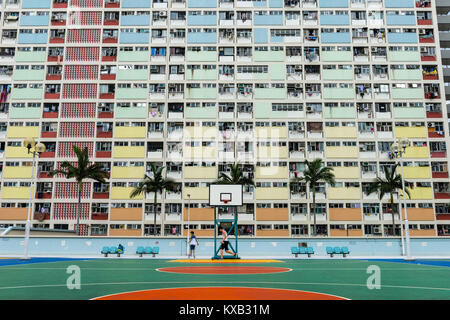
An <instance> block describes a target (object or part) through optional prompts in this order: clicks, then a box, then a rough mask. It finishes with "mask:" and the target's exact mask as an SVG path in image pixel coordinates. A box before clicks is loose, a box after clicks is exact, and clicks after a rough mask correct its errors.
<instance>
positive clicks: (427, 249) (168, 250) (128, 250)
mask: <svg viewBox="0 0 450 320" xmlns="http://www.w3.org/2000/svg"><path fill="white" fill-rule="evenodd" d="M230 239H231V241H234V238H230ZM199 241H200V242H201V245H200V246H199V247H198V248H197V250H198V251H197V256H208V255H211V256H212V254H213V251H214V242H213V241H214V240H213V239H212V238H200V239H199ZM299 242H306V243H307V245H308V246H311V247H313V248H314V251H315V256H319V257H326V256H327V254H326V247H327V246H333V247H334V246H347V247H348V248H349V249H350V256H349V257H352V256H360V257H361V256H373V257H377V256H378V257H379V256H385V257H389V256H391V257H395V256H400V255H401V252H402V250H401V241H400V239H365V238H352V239H342V238H329V239H305V238H291V239H279V238H265V239H252V238H241V239H240V240H239V253H240V255H241V256H246V257H259V258H261V257H267V256H270V257H290V256H291V254H290V247H293V246H298V243H299ZM0 243H1V245H0V255H18V254H21V253H22V252H23V237H13V236H11V237H0ZM119 243H121V244H122V245H123V246H124V247H125V256H129V257H137V255H136V248H137V247H138V246H158V247H160V255H159V257H168V256H182V255H186V239H179V238H147V239H146V238H132V237H117V238H91V237H82V238H52V237H31V240H30V255H31V256H33V255H35V256H36V255H50V256H64V255H65V256H70V255H94V256H98V257H101V256H102V255H101V254H100V251H101V249H102V247H104V246H117V245H118V244H119ZM411 252H412V255H413V256H450V238H449V239H433V238H416V239H411Z"/></svg>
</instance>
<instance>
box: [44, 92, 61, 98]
mask: <svg viewBox="0 0 450 320" xmlns="http://www.w3.org/2000/svg"><path fill="white" fill-rule="evenodd" d="M44 99H59V93H46V94H45V97H44Z"/></svg>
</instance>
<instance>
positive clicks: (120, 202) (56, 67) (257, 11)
mask: <svg viewBox="0 0 450 320" xmlns="http://www.w3.org/2000/svg"><path fill="white" fill-rule="evenodd" d="M0 3H1V4H0V7H1V20H0V23H1V25H0V29H1V41H0V93H1V97H0V124H1V126H0V164H1V165H2V167H1V169H2V172H1V190H0V195H1V207H0V224H1V225H2V226H3V227H8V226H23V225H24V224H25V220H26V218H27V212H28V206H29V205H30V204H29V193H30V187H31V184H32V182H33V181H34V183H35V187H34V189H33V192H32V195H33V196H32V210H31V211H32V219H33V221H32V223H33V226H34V227H40V228H50V229H53V228H55V229H63V230H65V229H68V230H73V229H74V224H75V222H76V212H77V186H76V184H75V182H73V181H68V180H66V179H64V178H63V177H61V176H56V177H53V178H52V177H51V176H50V175H49V172H50V171H51V170H52V169H55V168H58V166H59V165H60V164H61V163H62V162H63V161H76V158H75V155H74V153H73V152H72V146H73V145H76V146H78V147H82V148H84V147H87V148H88V150H89V156H90V158H91V159H92V160H93V161H95V162H99V163H102V164H103V166H104V168H105V170H106V171H107V172H108V173H109V179H108V183H107V184H104V185H102V184H99V183H97V182H92V181H86V182H85V184H84V186H83V194H82V207H81V224H82V226H83V229H82V230H83V234H84V235H90V236H136V237H141V236H153V235H155V234H156V235H160V236H180V237H182V236H185V235H186V228H187V225H188V223H189V227H190V228H191V229H195V230H196V233H197V235H199V236H211V235H212V234H213V209H212V208H210V207H209V206H208V186H209V184H210V183H212V182H214V181H215V180H216V179H217V178H218V175H219V174H220V173H221V172H227V170H228V166H227V165H228V164H229V163H236V162H239V163H240V164H242V165H243V170H244V172H245V174H246V175H248V176H250V177H252V178H253V179H254V181H255V186H254V187H248V186H247V187H245V188H244V205H243V206H242V207H239V208H237V212H238V220H239V231H240V234H241V236H249V237H254V236H256V237H307V236H310V235H311V234H312V226H313V220H314V219H313V217H314V215H315V217H316V219H317V225H318V233H319V235H321V236H327V237H383V236H387V235H388V230H389V228H390V227H392V216H391V211H390V207H389V205H388V201H387V198H385V199H382V200H381V201H380V200H379V199H378V198H377V195H376V194H372V195H369V196H368V195H366V194H365V191H366V190H367V188H368V186H369V183H370V182H372V181H373V180H374V178H375V177H377V176H380V175H382V173H383V168H384V167H386V166H388V167H389V166H392V165H393V164H394V163H395V160H394V159H391V158H390V156H389V154H390V146H391V144H392V143H393V142H395V141H396V139H399V138H408V139H410V141H411V146H410V147H408V148H407V149H406V153H405V156H404V165H405V168H404V172H405V173H404V176H405V179H406V180H407V181H408V186H409V187H411V188H412V189H411V190H412V191H411V199H407V200H405V203H406V206H407V212H408V218H409V223H410V227H411V231H410V232H411V236H413V237H416V236H426V237H441V236H446V235H450V209H449V202H450V186H449V184H450V183H449V175H448V150H447V148H448V143H449V140H448V137H449V128H448V115H447V110H446V102H445V93H446V87H445V86H444V73H443V72H444V71H443V68H442V63H441V51H440V42H439V29H438V24H437V20H438V17H437V13H436V7H435V2H434V1H423V0H420V1H414V0H257V1H255V0H252V1H249V0H246V1H238V0H235V1H234V0H178V1H169V0H157V1H156V0H155V1H154V0H2V1H0ZM27 137H33V138H35V139H36V140H37V141H39V142H42V143H44V144H45V146H46V151H45V152H44V153H42V154H41V155H40V157H39V159H37V170H36V176H35V177H33V176H32V167H31V166H32V161H31V160H32V159H31V155H30V154H28V153H27V150H26V148H25V147H24V146H23V140H24V139H25V138H27ZM316 158H321V159H323V161H324V162H325V164H326V165H327V166H330V167H333V169H334V173H335V176H336V181H337V184H336V185H335V186H334V187H332V186H329V185H326V184H325V183H321V184H320V185H319V187H318V188H317V189H316V197H317V204H316V206H315V207H314V206H313V204H312V199H311V194H312V192H311V190H309V189H308V188H307V187H306V186H300V188H299V189H293V188H291V187H290V181H291V179H293V178H295V177H299V176H301V174H302V171H303V170H304V168H305V163H304V162H305V160H306V159H308V160H313V159H316ZM150 163H154V164H156V165H157V166H158V167H160V166H164V167H165V169H164V175H165V176H166V177H168V178H172V179H174V180H175V181H176V184H177V189H176V190H175V191H174V192H165V193H164V194H158V195H157V197H158V205H157V206H156V207H155V206H154V205H153V198H154V195H152V194H148V195H145V196H143V197H141V198H130V192H131V191H132V190H133V188H134V187H135V186H136V185H137V183H138V182H139V181H140V180H141V179H142V178H143V177H144V175H145V174H146V173H147V174H150ZM395 199H396V200H395V203H396V206H398V202H399V201H398V199H399V197H398V195H396V198H395ZM188 207H190V208H189V209H188ZM398 211H399V210H398V207H397V209H396V212H398ZM155 212H156V215H157V217H156V218H157V228H156V230H155V229H154V226H153V219H154V214H155ZM219 212H220V216H221V217H231V216H232V213H231V212H229V211H227V210H220V211H219ZM395 216H396V217H395V221H396V229H397V230H400V225H401V224H403V222H402V219H401V217H400V216H399V215H398V214H396V215H395Z"/></svg>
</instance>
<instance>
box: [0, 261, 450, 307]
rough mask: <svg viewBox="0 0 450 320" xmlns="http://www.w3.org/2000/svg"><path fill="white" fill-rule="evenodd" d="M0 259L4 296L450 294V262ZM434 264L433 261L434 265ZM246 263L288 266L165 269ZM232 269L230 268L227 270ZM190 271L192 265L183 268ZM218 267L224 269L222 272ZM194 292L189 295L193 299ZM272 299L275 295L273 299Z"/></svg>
mask: <svg viewBox="0 0 450 320" xmlns="http://www.w3.org/2000/svg"><path fill="white" fill-rule="evenodd" d="M1 261H2V263H3V264H0V275H1V276H0V278H1V281H0V299H3V300H5V299H44V300H46V299H52V300H53V299H72V300H74V299H85V300H86V299H93V298H95V297H100V296H105V295H111V294H117V293H122V292H131V291H139V290H149V289H161V288H186V287H250V288H272V289H289V290H302V291H311V292H316V293H323V294H329V295H335V296H339V297H344V298H347V299H356V300H358V299H365V300H366V299H375V300H386V299H387V300H389V299H395V300H398V299H426V300H428V299H450V261H448V260H447V261H444V260H434V261H432V263H431V265H430V264H429V263H427V264H419V263H414V264H411V263H403V262H398V261H395V262H393V261H368V260H345V259H344V260H337V259H336V260H303V259H301V260H284V261H279V262H272V263H248V264H246V263H239V264H233V263H227V264H207V263H205V264H203V263H196V264H193V263H182V262H171V261H170V260H160V259H141V260H139V259H92V260H76V259H75V260H70V261H64V260H56V259H55V261H51V260H50V262H48V261H46V260H44V261H43V262H38V263H26V264H20V263H19V264H14V263H11V264H10V265H8V264H7V263H6V264H5V262H7V261H8V260H1ZM35 262H36V261H35ZM433 264H434V265H433ZM73 265H75V266H78V267H79V268H80V271H81V277H80V280H81V281H80V282H81V288H80V289H72V290H70V289H69V288H68V287H67V285H66V282H67V279H68V278H69V277H70V275H71V274H69V273H67V268H68V267H69V266H73ZM238 266H239V267H242V266H244V267H245V266H246V267H251V268H255V267H270V268H277V269H280V268H287V269H292V270H287V271H286V272H279V273H268V274H226V273H225V274H186V273H172V272H162V271H157V270H156V269H160V268H178V267H188V268H195V267H203V268H204V267H210V268H214V267H218V268H219V269H220V272H223V270H229V271H230V272H231V273H233V270H237V268H238ZM369 266H378V267H379V268H380V276H381V277H380V284H381V288H380V289H369V288H368V287H367V279H368V278H369V277H370V276H371V275H372V273H368V272H367V270H368V267H369ZM224 268H230V269H224ZM180 270H188V269H180ZM220 272H219V273H220ZM188 298H189V297H184V299H186V300H188ZM268 299H270V298H268Z"/></svg>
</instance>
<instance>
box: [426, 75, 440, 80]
mask: <svg viewBox="0 0 450 320" xmlns="http://www.w3.org/2000/svg"><path fill="white" fill-rule="evenodd" d="M438 79H439V77H438V76H437V75H430V76H426V75H424V76H423V80H438Z"/></svg>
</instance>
